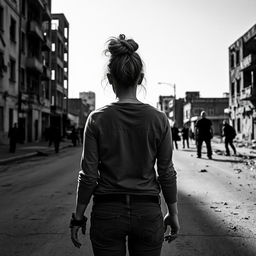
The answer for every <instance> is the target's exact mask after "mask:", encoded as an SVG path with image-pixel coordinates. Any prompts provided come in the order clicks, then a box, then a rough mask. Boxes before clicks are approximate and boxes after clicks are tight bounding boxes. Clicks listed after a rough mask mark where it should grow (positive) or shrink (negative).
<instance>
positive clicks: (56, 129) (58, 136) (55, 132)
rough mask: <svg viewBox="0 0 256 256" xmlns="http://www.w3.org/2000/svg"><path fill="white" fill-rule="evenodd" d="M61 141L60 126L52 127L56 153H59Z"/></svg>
mask: <svg viewBox="0 0 256 256" xmlns="http://www.w3.org/2000/svg"><path fill="white" fill-rule="evenodd" d="M60 140H61V134H60V128H59V127H58V126H56V127H52V141H53V142H54V149H55V153H59V147H60Z"/></svg>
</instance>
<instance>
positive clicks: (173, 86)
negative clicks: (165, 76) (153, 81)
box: [157, 82, 176, 121]
mask: <svg viewBox="0 0 256 256" xmlns="http://www.w3.org/2000/svg"><path fill="white" fill-rule="evenodd" d="M157 84H165V85H168V86H171V87H172V88H173V121H175V110H176V109H175V108H176V106H175V105H176V104H175V100H176V84H171V83H166V82H158V83H157Z"/></svg>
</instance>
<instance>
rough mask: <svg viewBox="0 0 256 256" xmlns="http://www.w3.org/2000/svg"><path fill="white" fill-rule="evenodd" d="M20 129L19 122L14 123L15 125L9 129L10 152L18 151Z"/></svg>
mask: <svg viewBox="0 0 256 256" xmlns="http://www.w3.org/2000/svg"><path fill="white" fill-rule="evenodd" d="M18 135H19V130H18V127H17V123H14V125H13V127H11V128H10V129H9V133H8V138H9V145H10V148H9V151H10V153H15V151H16V143H17V140H18Z"/></svg>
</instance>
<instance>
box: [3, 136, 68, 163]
mask: <svg viewBox="0 0 256 256" xmlns="http://www.w3.org/2000/svg"><path fill="white" fill-rule="evenodd" d="M67 147H72V142H71V140H66V139H64V140H63V141H61V143H60V150H61V149H63V148H67ZM51 153H55V151H54V145H51V147H49V146H48V141H41V142H33V143H26V144H19V143H17V145H16V152H15V153H10V152H9V145H0V165H1V164H7V163H9V162H13V161H16V160H20V159H24V158H28V157H32V156H36V155H39V154H51Z"/></svg>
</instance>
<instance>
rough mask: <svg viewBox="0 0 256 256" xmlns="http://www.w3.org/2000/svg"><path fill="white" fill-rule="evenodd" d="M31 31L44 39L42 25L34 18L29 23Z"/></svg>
mask: <svg viewBox="0 0 256 256" xmlns="http://www.w3.org/2000/svg"><path fill="white" fill-rule="evenodd" d="M29 32H30V33H31V34H33V35H35V36H37V37H39V38H40V39H41V40H43V39H44V37H43V32H42V29H41V27H40V26H39V25H38V23H37V22H36V21H34V20H32V21H31V22H30V24H29Z"/></svg>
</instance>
